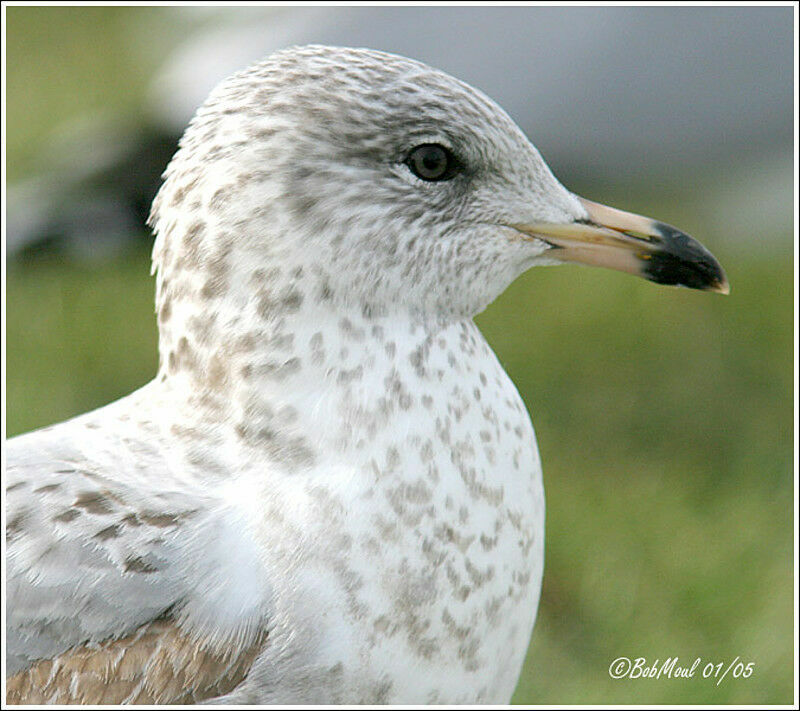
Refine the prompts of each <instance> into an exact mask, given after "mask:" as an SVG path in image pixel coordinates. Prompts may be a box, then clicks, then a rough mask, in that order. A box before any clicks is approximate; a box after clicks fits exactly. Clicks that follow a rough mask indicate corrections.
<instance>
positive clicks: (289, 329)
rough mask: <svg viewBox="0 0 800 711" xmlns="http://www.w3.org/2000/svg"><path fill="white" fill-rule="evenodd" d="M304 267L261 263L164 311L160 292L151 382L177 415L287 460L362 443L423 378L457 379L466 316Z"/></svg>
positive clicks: (410, 403) (468, 328) (402, 408)
mask: <svg viewBox="0 0 800 711" xmlns="http://www.w3.org/2000/svg"><path fill="white" fill-rule="evenodd" d="M304 274H305V272H304V271H303V270H301V269H298V268H296V269H289V270H283V271H282V272H281V273H280V274H278V273H276V272H273V273H272V274H267V273H266V272H265V273H263V274H261V275H259V277H260V278H261V279H263V280H264V281H263V282H261V283H260V284H258V285H254V284H250V285H248V284H246V283H238V284H231V285H230V291H229V292H228V293H227V294H226V295H225V298H206V299H204V298H202V297H201V298H199V299H192V300H184V301H181V300H174V301H173V302H172V303H171V304H170V306H169V312H168V313H167V314H166V316H167V318H164V314H163V311H164V305H163V304H164V299H163V298H162V299H161V308H160V309H159V311H160V324H159V325H160V335H161V338H160V356H161V358H160V360H161V362H160V369H159V374H158V376H157V383H158V386H159V387H161V388H164V389H165V392H166V391H168V392H169V397H170V398H172V399H177V400H178V401H179V402H180V403H181V407H178V408H175V410H176V411H177V412H179V413H181V414H179V415H178V418H179V419H183V420H184V421H186V422H191V423H192V427H193V429H194V430H197V429H198V428H199V429H200V430H201V431H203V430H205V431H207V432H208V433H209V436H211V435H212V434H213V436H214V437H222V438H224V439H225V441H227V442H228V443H235V444H237V445H239V446H240V447H242V448H244V449H246V450H254V451H258V450H263V451H265V453H266V454H267V456H270V458H273V459H276V460H278V461H281V462H283V463H284V464H286V465H287V466H289V467H290V468H291V467H302V466H305V465H308V464H310V463H312V462H314V461H315V460H316V459H318V458H319V456H320V452H324V453H327V454H330V453H331V452H342V451H350V452H351V453H352V451H353V450H358V449H360V448H364V447H365V446H367V444H368V443H369V442H370V441H371V440H372V439H374V437H375V436H376V433H377V430H378V429H379V428H381V426H384V425H386V424H387V423H388V422H389V421H390V420H392V418H397V417H404V413H405V412H407V411H409V410H410V409H411V408H412V407H414V406H417V405H420V404H421V403H420V402H419V400H420V397H421V396H420V395H419V394H413V392H412V391H416V392H417V393H418V392H419V391H420V385H422V386H423V387H422V390H424V391H426V392H428V391H431V392H432V391H435V390H436V389H437V388H439V389H445V388H449V389H452V388H453V387H456V386H457V383H458V378H459V376H458V367H457V366H458V363H457V362H456V361H461V360H464V359H466V358H467V351H466V350H464V348H463V347H459V342H460V341H463V340H464V339H465V338H466V339H472V340H476V341H477V340H478V339H480V334H479V333H478V332H477V329H476V328H475V326H474V324H473V323H472V321H471V320H453V319H452V318H445V317H438V316H436V315H433V316H431V315H424V314H420V313H413V312H410V311H408V310H404V309H400V308H395V309H392V310H391V311H389V310H388V309H387V310H385V311H382V312H380V311H377V310H376V309H374V308H365V306H364V305H363V304H353V305H348V304H347V303H346V301H343V300H337V298H336V295H335V294H331V293H326V287H325V283H324V279H323V280H322V281H320V280H319V279H308V278H304ZM266 283H269V287H266V286H264V284H266ZM328 291H330V290H329V289H328ZM465 334H466V335H465ZM461 345H463V343H462V344H461ZM432 351H436V352H437V353H438V357H437V359H435V360H436V364H435V365H436V367H434V364H433V363H432V361H431V353H432ZM440 358H445V359H447V361H449V362H447V363H444V362H442V363H439V362H438V359H440ZM454 363H455V365H454ZM439 366H441V367H439ZM445 380H446V381H447V382H444V381H445ZM451 380H452V381H453V382H452V383H451V382H450V381H451ZM426 397H427V398H428V399H430V395H428V396H426ZM425 406H426V407H427V408H428V410H430V405H429V404H427V403H425ZM424 411H425V409H424V408H423V412H424ZM174 424H176V425H177V426H178V429H180V425H181V423H180V422H178V423H174ZM173 429H174V427H173ZM310 434H312V435H313V440H312V439H310V438H309V435H310Z"/></svg>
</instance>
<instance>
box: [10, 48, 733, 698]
mask: <svg viewBox="0 0 800 711" xmlns="http://www.w3.org/2000/svg"><path fill="white" fill-rule="evenodd" d="M150 225H151V226H152V227H153V229H154V232H155V234H156V240H155V244H154V248H153V268H154V272H155V273H156V313H157V321H158V329H159V368H158V372H157V375H156V377H155V378H154V379H153V380H152V381H151V382H150V383H148V384H147V385H145V386H144V387H142V388H140V389H139V390H137V391H135V392H133V393H131V394H130V395H128V396H126V397H124V398H122V399H121V400H118V401H116V402H114V403H111V404H109V405H107V406H105V407H102V408H100V409H98V410H95V411H93V412H89V413H86V414H84V415H81V416H79V417H76V418H74V419H72V420H69V421H67V422H64V423H61V424H58V425H55V426H52V427H47V428H44V429H41V430H38V431H35V432H32V433H28V434H25V435H22V436H19V437H16V438H13V439H11V440H9V441H8V442H7V452H6V453H7V472H6V474H7V490H6V492H7V493H6V496H7V527H6V534H7V541H8V543H7V560H6V566H7V569H6V582H7V591H6V592H7V610H6V611H7V617H6V619H7V622H6V641H7V660H6V663H7V666H6V683H7V687H6V688H7V702H8V703H27V704H36V703H59V704H69V703H85V704H119V703H146V704H168V703H169V704H176V703H198V702H208V703H231V704H252V703H262V704H268V703H297V704H299V703H328V704H337V703H348V704H354V703H403V704H412V703H413V704H417V703H508V702H509V700H510V698H511V694H512V692H513V691H514V688H515V686H516V683H517V679H518V676H519V673H520V669H521V666H522V662H523V657H524V655H525V652H526V649H527V647H528V642H529V639H530V635H531V631H532V628H533V624H534V619H535V616H536V610H537V607H538V602H539V592H540V586H541V580H542V572H543V564H544V517H545V510H544V492H543V488H542V474H541V464H540V460H539V454H538V449H537V444H536V438H535V435H534V430H533V427H532V424H531V421H530V419H529V416H528V414H527V411H526V408H525V405H524V404H523V401H522V399H521V398H520V396H519V394H518V392H517V390H516V388H515V387H514V385H513V383H512V382H511V380H510V379H509V377H508V376H507V375H506V373H505V371H504V370H503V368H502V366H501V365H500V363H499V362H498V360H497V358H496V357H495V355H494V354H493V352H492V350H491V348H490V347H489V345H488V344H487V343H486V341H485V340H484V339H483V337H482V336H481V334H480V332H479V331H478V329H477V327H476V326H475V324H474V323H473V317H474V316H475V315H476V314H477V313H479V312H480V311H481V310H483V309H484V308H485V307H486V306H487V305H488V304H489V303H490V302H491V301H492V300H493V299H495V298H496V297H497V296H498V295H499V294H500V293H501V292H502V291H503V290H504V289H505V288H506V286H507V285H508V284H509V283H510V282H511V281H512V280H513V279H515V278H516V277H517V276H518V275H519V274H521V273H522V272H524V271H525V270H527V269H528V268H530V267H532V266H535V265H545V264H556V263H563V262H578V263H584V264H590V265H596V266H602V267H609V268H612V269H617V270H620V271H623V272H628V273H630V274H635V275H639V276H642V277H644V278H646V279H649V280H650V281H654V282H657V283H661V284H672V285H683V286H687V287H690V288H695V289H706V290H712V291H717V292H723V293H727V291H728V282H727V280H726V278H725V275H724V272H723V270H722V268H721V267H720V265H719V264H718V263H717V261H716V260H715V259H714V257H713V256H711V254H710V253H709V252H708V251H706V250H705V248H703V247H702V246H701V245H700V244H699V243H698V242H696V241H694V240H693V239H692V238H690V237H689V236H688V235H686V234H684V233H683V232H680V231H678V230H677V229H675V228H673V227H670V226H669V225H666V224H664V223H661V222H657V221H654V220H652V219H649V218H645V217H640V216H637V215H632V214H630V213H626V212H622V211H619V210H615V209H612V208H609V207H605V206H602V205H599V204H597V203H593V202H590V201H588V200H585V199H583V198H580V197H577V196H576V195H574V194H573V193H571V192H569V191H568V190H567V189H566V188H564V187H563V186H562V185H561V184H560V183H559V182H558V181H557V180H556V178H555V177H554V176H553V174H552V173H551V171H550V169H549V168H548V166H547V165H546V164H545V163H544V161H543V160H542V158H541V156H540V155H539V153H538V152H537V150H536V149H535V148H534V147H533V145H531V143H530V142H529V141H528V139H527V138H526V137H525V135H524V134H523V133H522V132H521V131H520V130H519V129H518V128H517V126H516V125H515V124H514V122H513V121H512V120H511V118H509V116H508V115H507V114H506V113H505V112H504V111H503V110H502V109H501V108H500V107H499V106H497V105H496V104H495V103H494V102H493V101H491V100H490V99H489V98H487V97H486V96H485V95H483V94H482V93H480V92H479V91H477V90H475V89H473V88H472V87H470V86H468V85H467V84H464V83H462V82H460V81H458V80H456V79H454V78H452V77H450V76H448V75H446V74H444V73H442V72H440V71H437V70H435V69H432V68H430V67H427V66H425V65H423V64H420V63H418V62H416V61H412V60H410V59H405V58H403V57H399V56H396V55H392V54H386V53H382V52H378V51H372V50H366V49H347V48H335V47H323V46H306V47H294V48H290V49H286V50H283V51H280V52H278V53H276V54H273V55H272V56H270V57H268V58H267V59H266V60H264V61H262V62H260V63H258V64H255V65H254V66H252V67H250V68H248V69H246V70H244V71H242V72H240V73H238V74H236V75H234V76H233V77H231V78H229V79H227V80H226V81H224V82H222V83H221V84H220V85H219V86H218V87H217V88H216V89H215V90H214V91H213V92H212V93H211V95H210V96H209V98H208V99H207V100H206V102H205V103H204V104H203V105H202V106H201V107H200V109H199V110H198V111H197V114H196V115H195V117H194V118H193V120H192V121H191V123H190V125H189V127H188V129H187V130H186V132H185V134H184V136H183V138H182V139H181V141H180V145H179V149H178V151H177V153H176V154H175V156H174V158H173V159H172V161H171V162H170V164H169V166H168V167H167V169H166V171H165V173H164V183H163V185H162V187H161V190H160V192H159V193H158V195H157V197H156V199H155V201H154V204H153V208H152V212H151V217H150ZM577 277H578V274H577V273H576V278H577ZM545 347H556V346H555V344H550V346H545Z"/></svg>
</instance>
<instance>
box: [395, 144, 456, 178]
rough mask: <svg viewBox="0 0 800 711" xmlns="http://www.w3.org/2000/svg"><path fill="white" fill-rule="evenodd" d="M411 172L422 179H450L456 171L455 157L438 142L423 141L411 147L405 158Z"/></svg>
mask: <svg viewBox="0 0 800 711" xmlns="http://www.w3.org/2000/svg"><path fill="white" fill-rule="evenodd" d="M405 164H406V165H407V166H408V167H409V168H410V169H411V172H412V173H413V174H414V175H416V176H417V177H418V178H421V179H422V180H429V181H437V180H450V178H452V177H453V176H454V175H455V174H456V173H457V172H458V167H459V165H458V161H457V160H456V157H455V156H454V155H453V154H452V153H451V152H450V151H449V150H448V149H447V148H445V147H444V146H440V145H439V144H438V143H423V144H422V145H421V146H417V147H416V148H414V149H412V151H411V153H409V154H408V158H406V160H405Z"/></svg>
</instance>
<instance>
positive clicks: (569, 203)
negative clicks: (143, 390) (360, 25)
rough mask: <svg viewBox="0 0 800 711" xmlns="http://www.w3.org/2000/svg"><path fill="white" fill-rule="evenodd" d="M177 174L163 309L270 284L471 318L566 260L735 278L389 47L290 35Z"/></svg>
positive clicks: (694, 282) (202, 119)
mask: <svg viewBox="0 0 800 711" xmlns="http://www.w3.org/2000/svg"><path fill="white" fill-rule="evenodd" d="M165 175H166V181H165V183H164V186H163V187H162V189H161V191H160V193H159V195H158V197H157V199H156V201H155V203H154V206H153V213H152V216H151V224H152V225H153V226H154V227H155V229H156V232H157V234H158V238H157V242H156V247H155V249H154V264H155V266H156V267H157V268H158V270H159V286H158V289H159V300H160V302H161V308H162V309H163V304H164V303H165V302H168V303H171V302H172V301H173V300H176V299H179V298H180V295H186V294H191V295H192V296H193V297H194V298H197V299H202V298H206V299H207V300H208V301H212V300H214V299H225V298H227V299H229V300H232V301H235V302H237V303H238V304H239V305H240V306H241V305H244V304H245V303H246V302H247V300H248V299H250V300H252V299H253V298H254V296H253V295H254V294H256V293H269V289H270V288H272V287H274V290H273V296H274V299H273V302H274V303H276V304H277V303H279V302H280V301H281V299H284V300H287V299H288V300H289V301H291V299H290V298H289V296H287V295H289V294H294V297H293V299H294V303H295V304H296V303H297V301H298V300H300V301H307V300H312V301H314V300H319V301H328V302H331V303H334V304H336V305H338V306H343V307H344V306H353V307H356V308H361V309H363V310H364V312H365V313H369V312H387V311H389V312H391V310H393V309H403V310H406V311H410V312H420V313H423V314H436V315H442V316H444V317H451V316H452V317H459V318H461V317H467V316H472V315H474V314H475V313H477V312H478V311H480V310H481V309H483V308H484V307H485V306H486V305H487V304H488V303H489V302H490V301H492V300H493V299H494V298H495V297H496V296H498V295H499V294H500V293H501V292H502V291H503V290H504V289H505V287H506V286H507V285H508V284H509V283H510V282H511V281H512V280H513V279H514V278H515V277H517V276H518V275H519V274H520V273H521V272H523V271H524V270H526V269H527V268H529V267H531V266H534V265H536V264H552V263H554V262H562V261H572V262H583V263H588V264H594V265H599V266H605V267H610V268H614V269H618V270H621V271H626V272H629V273H633V274H637V275H640V276H643V277H645V278H648V279H650V280H652V281H656V282H660V283H666V284H681V285H685V286H689V287H692V288H700V289H712V290H716V291H723V292H724V291H727V281H726V279H725V276H724V273H723V271H722V269H721V267H720V266H719V264H718V263H717V262H716V260H715V259H714V258H713V257H712V256H711V255H710V254H709V253H708V252H707V251H706V250H705V249H704V248H703V247H702V246H701V245H699V244H698V243H697V242H695V241H694V240H692V239H691V238H690V237H688V236H687V235H685V234H684V233H682V232H679V231H678V230H676V229H674V228H671V227H669V226H668V225H665V224H663V223H660V222H656V221H654V220H651V219H649V218H644V217H640V216H637V215H631V214H629V213H624V212H621V211H617V210H613V209H611V208H607V207H604V206H601V205H597V204H595V203H591V202H589V201H587V200H583V199H581V198H579V197H577V196H576V195H574V194H572V193H571V192H569V191H568V190H567V189H566V188H565V187H563V186H562V185H561V184H560V183H559V182H558V180H556V178H555V177H554V176H553V174H552V173H551V171H550V169H549V168H548V166H547V165H546V164H545V162H544V161H543V160H542V157H541V156H540V155H539V153H538V151H537V150H536V149H535V148H534V146H533V145H532V144H531V143H530V142H529V141H528V139H527V138H526V137H525V135H524V134H523V133H522V132H521V131H520V129H519V128H518V127H517V126H516V124H515V123H514V122H513V121H512V120H511V119H510V118H509V116H508V115H507V114H506V113H505V112H504V111H503V110H502V109H501V108H500V107H499V106H497V104H495V103H494V102H493V101H491V100H490V99H489V98H487V97H486V96H485V95H483V94H482V93H481V92H479V91H477V90H475V89H474V88H472V87H470V86H469V85H467V84H464V83H463V82H461V81H458V80H457V79H454V78H453V77H451V76H449V75H447V74H445V73H443V72H440V71H437V70H435V69H432V68H430V67H427V66H425V65H423V64H420V63H418V62H415V61H412V60H409V59H405V58H402V57H398V56H396V55H391V54H385V53H382V52H376V51H371V50H363V49H343V48H332V47H321V46H310V47H300V48H292V49H288V50H285V51H282V52H278V53H277V54H274V55H272V56H271V57H269V58H268V59H266V60H265V61H263V62H261V63H259V64H257V65H255V66H253V67H251V68H249V69H247V70H245V71H243V72H241V73H239V74H237V75H235V76H233V77H231V78H230V79H228V80H226V81H225V82H223V83H222V84H221V85H220V86H218V87H217V89H216V90H215V91H214V92H213V93H212V94H211V96H210V97H209V98H208V100H207V101H206V103H205V104H204V105H203V106H202V107H201V108H200V109H199V110H198V112H197V115H196V116H195V118H194V119H193V120H192V123H191V125H190V126H189V128H188V129H187V131H186V133H185V135H184V137H183V139H182V141H181V147H180V150H179V151H178V153H177V154H176V156H175V158H174V159H173V161H172V163H171V164H170V166H169V168H168V170H167V172H166V174H165ZM278 287H279V288H278ZM281 294H283V296H281Z"/></svg>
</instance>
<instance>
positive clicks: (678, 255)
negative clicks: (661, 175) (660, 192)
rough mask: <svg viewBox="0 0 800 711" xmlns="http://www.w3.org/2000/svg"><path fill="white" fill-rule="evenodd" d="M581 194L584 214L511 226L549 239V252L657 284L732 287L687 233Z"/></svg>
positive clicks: (726, 289) (724, 290)
mask: <svg viewBox="0 0 800 711" xmlns="http://www.w3.org/2000/svg"><path fill="white" fill-rule="evenodd" d="M576 197H577V196H576ZM578 200H579V201H580V203H581V205H582V206H583V207H584V209H585V210H586V213H587V217H586V218H585V219H581V220H576V221H575V222H570V223H566V224H552V223H541V224H515V225H511V226H512V227H513V228H514V229H516V230H518V231H519V232H522V233H524V234H526V235H529V236H531V237H535V238H537V239H540V240H542V241H544V242H546V243H547V244H549V245H550V246H551V247H552V249H551V250H550V252H549V253H548V256H550V257H553V258H555V259H557V260H559V261H562V262H578V263H581V264H591V265H594V266H598V267H606V268H608V269H616V270H618V271H622V272H628V273H629V274H635V275H637V276H641V277H644V278H645V279H649V280H650V281H654V282H656V283H657V284H671V285H676V286H686V287H689V288H690V289H704V290H708V291H717V292H719V293H721V294H727V293H728V292H729V291H730V286H729V284H728V279H727V277H726V276H725V272H724V270H723V269H722V267H721V266H720V263H719V262H718V261H717V260H716V259H715V257H714V255H712V254H711V252H709V251H708V250H707V249H706V248H705V247H703V245H702V244H700V243H699V242H698V241H697V240H695V239H692V238H691V237H690V236H689V235H687V234H686V233H684V232H681V231H680V230H678V229H676V228H675V227H672V226H671V225H668V224H666V223H664V222H658V221H657V220H654V219H652V218H650V217H642V216H641V215H634V214H633V213H630V212H624V211H622V210H617V209H615V208H613V207H607V206H605V205H600V204H599V203H596V202H592V201H590V200H586V199H584V198H581V197H579V198H578Z"/></svg>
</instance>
